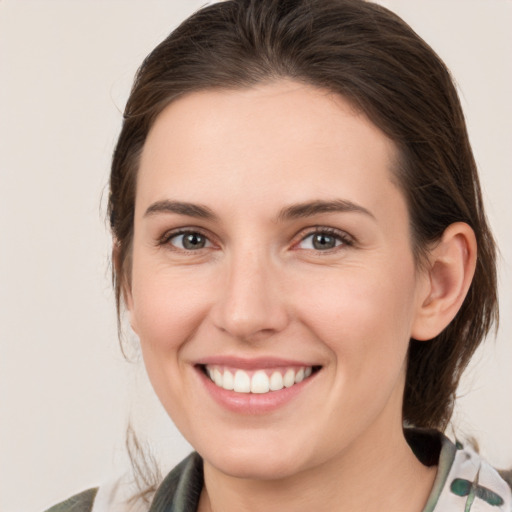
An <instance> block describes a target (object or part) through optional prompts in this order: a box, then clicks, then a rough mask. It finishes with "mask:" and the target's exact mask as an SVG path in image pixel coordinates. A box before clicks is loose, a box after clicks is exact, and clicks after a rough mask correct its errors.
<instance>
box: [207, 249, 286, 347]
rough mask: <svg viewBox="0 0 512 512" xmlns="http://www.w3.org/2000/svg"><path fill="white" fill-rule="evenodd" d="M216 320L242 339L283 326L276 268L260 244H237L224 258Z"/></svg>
mask: <svg viewBox="0 0 512 512" xmlns="http://www.w3.org/2000/svg"><path fill="white" fill-rule="evenodd" d="M227 260H228V261H227V265H226V267H227V268H226V274H225V276H226V277H225V282H224V283H223V289H222V290H221V291H220V298H219V301H218V304H217V305H216V306H217V308H216V309H217V314H216V324H217V326H218V327H219V328H221V329H222V330H223V331H226V332H229V333H230V334H231V335H232V336H234V337H237V338H242V339H250V338H253V337H254V336H256V335H261V334H271V333H273V332H277V331H279V330H281V329H283V328H284V326H285V325H286V323H287V313H286V305H285V301H284V297H283V296H282V295H281V294H280V293H279V278H278V275H279V272H278V269H277V268H276V264H275V262H273V261H272V258H271V256H270V254H269V253H268V251H266V250H265V249H264V248H263V247H261V246H260V247H256V248H255V247H247V248H243V247H240V248H238V249H237V250H236V251H233V252H232V253H231V254H230V255H229V257H228V258H227Z"/></svg>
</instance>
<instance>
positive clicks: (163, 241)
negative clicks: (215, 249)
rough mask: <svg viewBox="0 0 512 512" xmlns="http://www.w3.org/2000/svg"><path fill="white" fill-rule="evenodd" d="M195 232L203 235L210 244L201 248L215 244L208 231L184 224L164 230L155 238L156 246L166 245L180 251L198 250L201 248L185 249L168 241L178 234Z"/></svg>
mask: <svg viewBox="0 0 512 512" xmlns="http://www.w3.org/2000/svg"><path fill="white" fill-rule="evenodd" d="M194 233H197V234H198V235H201V236H203V237H204V238H206V240H207V241H208V242H209V243H210V244H211V245H210V247H203V249H209V248H211V247H212V246H215V245H216V244H215V242H214V241H213V240H212V236H211V234H210V233H208V232H207V231H206V230H204V229H202V228H199V227H197V226H185V227H180V228H175V229H170V230H168V231H165V232H164V234H163V235H162V236H160V237H159V238H158V239H157V243H156V244H157V245H158V246H164V245H168V246H170V247H172V249H173V250H176V251H180V252H199V251H200V250H201V249H196V250H194V251H187V250H186V249H180V248H179V247H176V246H174V245H173V244H171V243H170V241H171V239H173V238H175V237H177V236H180V235H187V234H194Z"/></svg>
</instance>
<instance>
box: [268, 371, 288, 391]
mask: <svg viewBox="0 0 512 512" xmlns="http://www.w3.org/2000/svg"><path fill="white" fill-rule="evenodd" d="M283 386H284V384H283V376H282V375H281V373H280V372H274V373H273V374H272V375H271V377H270V386H269V387H270V390H271V391H279V390H280V389H283Z"/></svg>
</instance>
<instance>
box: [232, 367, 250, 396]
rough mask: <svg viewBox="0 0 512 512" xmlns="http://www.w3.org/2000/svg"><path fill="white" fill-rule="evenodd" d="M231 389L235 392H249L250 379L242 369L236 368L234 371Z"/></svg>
mask: <svg viewBox="0 0 512 512" xmlns="http://www.w3.org/2000/svg"><path fill="white" fill-rule="evenodd" d="M233 390H234V391H236V392H237V393H250V392H251V379H250V377H249V375H247V373H245V372H244V371H243V370H237V371H236V373H235V382H234V385H233Z"/></svg>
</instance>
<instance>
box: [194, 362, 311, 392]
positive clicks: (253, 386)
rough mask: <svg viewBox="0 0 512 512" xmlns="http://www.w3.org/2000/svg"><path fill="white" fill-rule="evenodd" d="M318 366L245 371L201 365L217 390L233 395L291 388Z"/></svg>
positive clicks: (307, 376) (308, 376)
mask: <svg viewBox="0 0 512 512" xmlns="http://www.w3.org/2000/svg"><path fill="white" fill-rule="evenodd" d="M320 368H321V367H320V366H300V367H296V368H295V367H294V368H290V367H288V368H279V369H264V370H263V369H261V370H255V371H245V370H242V369H239V368H238V369H237V368H226V367H223V366H219V365H202V370H203V372H204V374H205V375H206V376H207V377H208V378H209V379H210V380H211V381H212V382H213V383H214V384H215V385H216V386H217V387H219V388H222V389H225V390H227V391H234V392H235V393H255V394H265V393H271V392H273V391H280V390H281V389H284V388H291V387H292V386H294V385H295V384H299V383H300V382H302V381H303V380H306V379H308V378H310V377H311V375H313V374H315V373H316V372H318V371H319V370H320Z"/></svg>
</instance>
